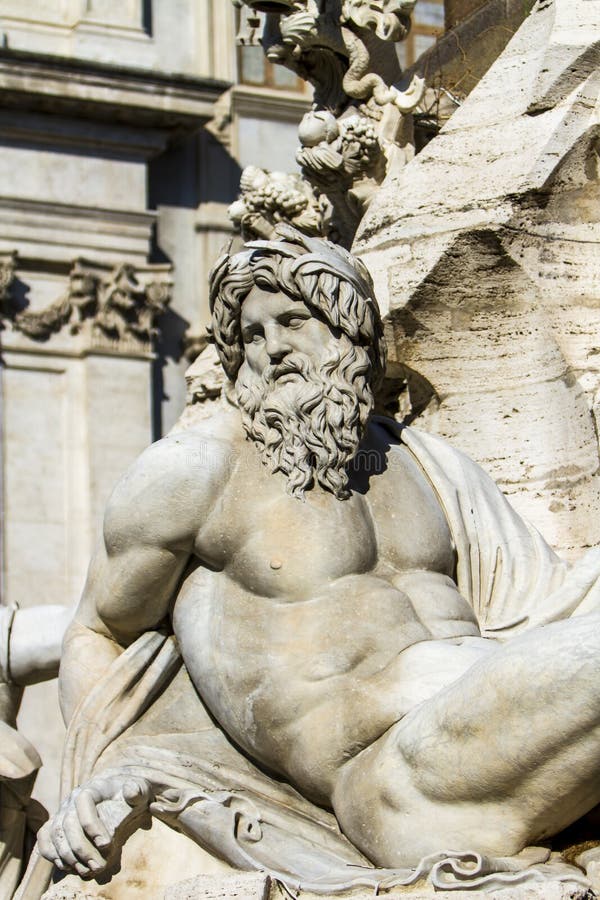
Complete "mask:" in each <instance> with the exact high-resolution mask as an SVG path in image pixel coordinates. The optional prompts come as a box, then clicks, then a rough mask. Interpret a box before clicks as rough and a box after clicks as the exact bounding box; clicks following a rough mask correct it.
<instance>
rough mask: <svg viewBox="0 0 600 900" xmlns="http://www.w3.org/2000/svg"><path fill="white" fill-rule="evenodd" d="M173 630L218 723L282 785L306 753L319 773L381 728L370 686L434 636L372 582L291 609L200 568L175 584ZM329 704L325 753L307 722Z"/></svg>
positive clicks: (348, 581)
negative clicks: (281, 778)
mask: <svg viewBox="0 0 600 900" xmlns="http://www.w3.org/2000/svg"><path fill="white" fill-rule="evenodd" d="M173 622H174V628H175V632H176V634H177V637H178V640H179V643H180V646H181V650H182V654H183V657H184V660H185V662H186V665H187V668H188V670H189V672H190V675H191V677H192V679H193V681H194V683H195V685H196V688H197V689H198V691H199V693H200V694H201V696H202V698H203V699H204V701H205V702H206V704H207V706H208V707H209V709H210V710H211V712H212V713H213V715H214V716H215V718H216V719H217V720H218V721H219V723H220V724H221V725H222V727H223V728H224V729H225V731H226V732H227V733H228V734H229V735H230V736H231V737H232V738H233V739H234V740H235V741H236V742H237V743H238V744H239V745H240V746H242V747H244V749H246V750H247V752H248V753H250V754H251V755H252V756H253V757H254V758H256V759H258V760H260V761H261V762H263V763H264V764H266V765H268V766H269V767H271V768H273V769H275V770H276V771H279V772H281V773H282V774H285V775H287V777H292V776H293V775H294V772H295V770H296V769H297V768H298V765H300V764H301V763H302V764H304V763H306V762H308V759H307V748H308V746H309V745H312V751H311V752H310V754H309V755H310V756H311V758H312V762H311V764H310V768H311V769H312V770H317V769H323V770H324V769H326V768H329V766H330V765H332V764H334V760H337V764H339V763H340V761H341V759H343V758H345V755H346V754H347V753H349V752H351V750H352V748H354V747H357V746H359V745H360V746H364V745H366V744H367V743H369V742H370V740H374V739H375V738H376V737H377V736H378V735H379V733H381V730H382V729H383V728H384V727H388V724H389V723H388V722H387V717H388V715H389V714H387V713H386V722H385V724H384V723H383V722H382V721H380V720H381V715H380V713H379V712H378V711H377V709H376V708H375V707H374V704H373V701H372V698H371V699H369V698H370V691H369V684H370V682H371V681H372V679H373V678H377V677H378V675H379V673H381V672H382V671H383V670H384V669H385V668H386V666H388V665H389V664H390V661H391V660H393V659H394V658H396V657H397V656H398V654H400V653H401V652H402V650H404V649H405V648H406V647H409V646H411V645H412V644H414V643H416V642H420V641H425V640H427V639H428V638H430V637H431V634H430V632H429V631H428V629H427V628H426V627H425V626H424V625H423V624H422V623H421V622H420V620H419V619H418V618H417V616H416V615H415V613H414V610H413V609H412V605H411V603H410V601H409V600H408V598H407V597H406V595H405V594H403V593H402V592H401V591H399V590H397V589H396V588H394V587H393V586H391V585H390V584H389V583H388V582H387V581H384V580H383V579H380V578H377V577H375V576H373V575H353V576H347V577H345V578H340V579H338V580H336V581H334V582H332V583H331V584H326V585H324V586H323V587H322V589H321V590H320V591H319V593H318V594H317V595H316V596H314V597H312V598H311V599H310V600H305V601H299V602H296V603H289V602H278V601H277V600H273V599H271V598H265V597H260V596H256V595H255V594H251V593H249V592H248V591H246V590H244V589H243V588H241V587H240V586H239V585H238V584H236V583H235V582H234V581H233V580H231V579H230V578H228V577H227V576H226V575H225V574H224V573H214V572H210V571H208V570H206V569H203V568H201V567H200V568H198V569H196V570H195V572H193V573H192V574H191V575H189V576H188V577H187V579H186V580H185V582H184V584H183V586H182V589H181V591H180V594H179V596H178V599H177V602H176V605H175V610H174V615H173ZM333 698H337V701H336V703H337V716H336V719H337V721H335V720H330V721H329V722H327V723H323V724H324V725H326V727H325V728H324V729H323V738H324V739H325V742H326V750H319V748H318V746H317V738H316V735H315V733H314V732H315V723H314V722H313V721H312V720H313V719H314V717H315V716H318V715H320V713H319V712H318V711H319V710H320V709H321V708H324V706H330V704H331V701H332V699H333ZM399 713H400V711H399ZM329 716H330V719H331V713H329ZM319 739H321V738H319ZM305 744H306V746H305V747H303V745H305ZM315 755H316V756H317V757H320V758H319V759H318V760H315V759H314V757H315ZM324 756H325V757H326V759H325V758H323V757H324Z"/></svg>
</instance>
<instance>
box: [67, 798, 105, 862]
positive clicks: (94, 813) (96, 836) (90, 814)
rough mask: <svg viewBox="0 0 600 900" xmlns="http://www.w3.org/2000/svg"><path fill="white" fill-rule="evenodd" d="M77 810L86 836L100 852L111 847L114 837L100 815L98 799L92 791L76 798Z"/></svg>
mask: <svg viewBox="0 0 600 900" xmlns="http://www.w3.org/2000/svg"><path fill="white" fill-rule="evenodd" d="M75 808H76V809H77V815H78V816H79V821H80V823H81V827H82V828H83V831H84V832H85V835H86V836H87V837H88V838H89V840H90V841H91V842H92V843H93V844H94V846H95V847H97V848H99V849H100V850H104V849H105V848H107V847H109V846H110V844H111V842H112V836H111V835H110V834H109V832H108V829H107V827H106V825H105V824H104V822H103V821H102V819H101V818H100V816H99V814H98V808H97V806H96V798H95V797H94V794H93V792H92V791H91V790H83V791H81V792H80V793H79V794H77V795H76V797H75Z"/></svg>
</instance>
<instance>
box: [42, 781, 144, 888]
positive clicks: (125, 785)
mask: <svg viewBox="0 0 600 900" xmlns="http://www.w3.org/2000/svg"><path fill="white" fill-rule="evenodd" d="M153 799H154V797H153V795H152V791H151V789H150V785H149V784H148V782H147V781H146V780H145V779H144V778H139V777H137V776H135V777H133V776H129V775H126V774H123V775H111V776H107V777H97V778H92V779H91V781H88V782H87V783H86V784H84V785H83V786H82V787H78V788H75V790H74V791H73V792H72V793H71V794H70V796H69V797H68V798H67V799H66V800H65V801H64V803H63V804H62V805H61V807H60V809H59V810H58V812H57V813H56V815H55V816H53V818H52V819H50V821H49V822H47V823H46V824H45V825H44V826H43V827H42V828H41V829H40V831H39V832H38V847H39V850H40V853H41V854H42V856H44V857H45V858H46V859H48V860H50V862H53V863H54V865H55V866H56V867H57V868H59V869H61V870H62V871H64V872H76V873H77V874H78V875H80V876H82V877H84V878H85V877H91V876H94V875H99V874H100V873H101V872H103V871H104V870H105V869H108V868H110V867H111V866H113V865H114V864H115V863H116V862H117V861H118V858H119V854H120V851H121V848H122V847H123V845H124V843H125V841H126V840H127V838H128V837H129V835H130V834H132V832H133V831H135V830H136V829H137V828H139V827H141V825H143V824H145V823H144V822H143V821H142V820H143V819H144V818H146V819H147V818H148V817H149V816H150V813H149V811H148V808H149V806H150V803H151V802H152V800H153Z"/></svg>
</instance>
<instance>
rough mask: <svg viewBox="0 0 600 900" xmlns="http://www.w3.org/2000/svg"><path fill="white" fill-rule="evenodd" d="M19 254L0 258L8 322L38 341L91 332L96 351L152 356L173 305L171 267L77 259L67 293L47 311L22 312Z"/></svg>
mask: <svg viewBox="0 0 600 900" xmlns="http://www.w3.org/2000/svg"><path fill="white" fill-rule="evenodd" d="M15 268H16V254H13V255H12V256H11V257H9V258H7V259H6V260H3V259H2V258H1V257H0V300H1V301H2V306H1V307H0V309H1V312H2V318H3V319H4V321H5V322H10V323H11V325H12V328H13V330H14V331H16V332H19V333H20V334H22V335H24V336H25V337H27V338H29V339H30V340H32V341H47V340H49V339H50V337H51V336H52V335H53V334H56V333H58V332H61V331H62V330H63V329H65V330H68V332H69V333H70V334H71V335H78V334H80V333H85V334H86V335H87V337H88V340H89V344H90V346H91V347H96V348H103V347H104V348H107V349H112V350H115V351H117V352H119V351H120V352H127V353H129V352H131V351H134V352H142V353H147V352H149V351H150V350H151V348H152V343H153V341H154V338H155V337H156V335H157V333H158V328H157V320H158V319H159V317H160V316H161V315H162V314H163V313H164V312H165V311H166V309H167V307H168V305H169V303H170V300H171V288H172V277H171V267H170V266H165V265H154V266H153V265H147V266H133V265H130V264H121V265H118V266H116V267H114V268H110V267H108V266H103V265H100V264H96V263H90V262H86V261H85V260H76V261H75V263H74V264H73V266H72V268H71V271H70V272H69V283H68V286H67V288H66V290H65V291H64V292H63V293H62V294H61V295H60V296H59V297H57V299H56V300H55V301H54V302H53V303H51V304H49V305H48V306H46V307H44V308H43V309H41V310H30V309H25V310H18V308H17V306H16V303H15V298H14V296H13V292H12V290H11V288H12V286H13V285H14V280H15Z"/></svg>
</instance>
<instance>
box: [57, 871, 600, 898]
mask: <svg viewBox="0 0 600 900" xmlns="http://www.w3.org/2000/svg"><path fill="white" fill-rule="evenodd" d="M296 896H297V897H298V898H302V900H310V898H312V897H314V896H315V895H314V894H313V895H311V894H310V893H308V892H306V891H300V892H299V893H297V895H296ZM380 896H383V897H390V898H393V897H410V900H442V898H443V897H447V898H449V900H450V898H452V900H470V898H472V897H473V893H472V891H433V890H429V891H426V890H425V891H424V890H418V889H417V890H406V889H405V890H402V889H398V888H396V889H394V890H392V891H384V892H382V893H381V894H380ZM485 896H486V898H489V900H593V898H594V897H596V894H595V893H594V892H593V891H589V890H586V889H585V888H580V887H577V886H573V885H568V884H558V883H549V884H543V885H530V886H528V887H517V888H514V887H513V888H505V889H503V890H501V891H490V892H488V893H486V895H485ZM286 897H289V894H288V893H286V892H285V891H284V890H283V889H282V887H281V886H280V885H279V884H278V883H277V882H276V881H273V880H272V879H270V878H269V877H268V876H267V875H265V874H264V873H262V872H240V873H239V874H237V875H234V876H226V877H219V876H217V877H215V876H206V875H200V876H198V877H197V878H191V879H189V880H187V881H182V882H181V883H180V884H177V885H174V886H173V887H172V888H168V889H167V891H166V892H165V895H164V900H284V898H286ZM348 897H349V898H351V900H371V898H372V897H373V892H372V891H370V892H366V891H353V892H352V893H349V894H348ZM52 900H59V897H57V896H56V895H53V896H52ZM60 900H62V898H60ZM65 900H66V898H65ZM68 900H71V898H70V897H69V898H68ZM74 900H75V898H74ZM76 900H79V898H76ZM321 900H326V898H323V897H321Z"/></svg>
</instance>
